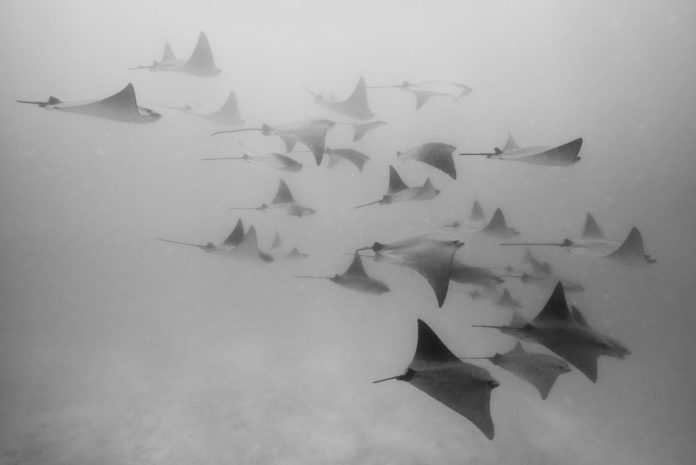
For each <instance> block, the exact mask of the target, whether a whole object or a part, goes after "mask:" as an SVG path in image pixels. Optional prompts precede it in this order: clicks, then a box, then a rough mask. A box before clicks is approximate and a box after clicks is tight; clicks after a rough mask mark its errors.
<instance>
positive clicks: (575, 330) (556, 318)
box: [474, 281, 630, 383]
mask: <svg viewBox="0 0 696 465" xmlns="http://www.w3.org/2000/svg"><path fill="white" fill-rule="evenodd" d="M514 315H515V316H514V318H513V322H511V324H510V326H486V325H474V326H475V327H486V328H497V329H499V330H500V331H501V332H503V333H505V334H509V335H511V336H514V337H517V338H519V339H523V340H528V341H533V342H536V343H538V344H541V345H543V346H544V347H546V348H547V349H549V350H551V351H552V352H554V353H555V354H557V355H559V356H560V357H562V358H564V359H565V360H567V361H568V362H569V363H570V364H571V365H573V366H575V367H576V368H577V369H578V370H580V371H581V372H582V373H583V374H584V375H585V376H587V377H588V378H589V379H590V380H591V381H592V382H593V383H594V382H597V359H598V358H599V356H600V355H607V356H610V357H615V358H624V357H625V356H626V355H629V354H630V352H629V351H628V349H626V348H625V347H624V346H623V345H621V344H620V343H619V342H618V341H616V340H615V339H612V338H609V337H607V336H603V335H601V334H599V333H598V332H596V331H594V330H593V329H592V328H591V327H590V326H589V325H588V324H587V321H586V320H585V318H584V317H583V316H582V314H580V312H579V310H574V311H573V312H572V313H571V310H570V309H569V308H568V304H567V303H566V299H565V293H564V291H563V285H562V283H561V282H560V281H559V282H558V283H557V284H556V287H555V288H554V290H553V293H552V294H551V297H549V300H548V301H547V302H546V305H544V308H543V309H542V310H541V312H539V314H538V315H537V316H536V317H535V318H534V320H532V322H531V323H526V322H524V321H523V320H521V318H520V316H519V315H518V314H516V313H515V314H514Z"/></svg>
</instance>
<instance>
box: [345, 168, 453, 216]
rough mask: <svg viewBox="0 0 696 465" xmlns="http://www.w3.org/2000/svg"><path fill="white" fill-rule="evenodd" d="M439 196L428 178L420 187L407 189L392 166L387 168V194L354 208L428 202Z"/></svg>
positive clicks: (438, 192)
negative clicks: (420, 201)
mask: <svg viewBox="0 0 696 465" xmlns="http://www.w3.org/2000/svg"><path fill="white" fill-rule="evenodd" d="M438 195H440V191H439V190H438V189H435V187H434V186H433V183H432V182H431V181H430V178H428V179H426V180H425V182H424V183H423V185H422V186H414V187H408V186H407V185H406V183H405V182H404V181H403V180H402V179H401V176H399V173H397V171H396V169H395V168H394V167H393V166H391V165H390V166H389V187H388V189H387V193H386V194H384V195H383V196H382V198H381V199H380V200H375V201H373V202H369V203H365V204H362V205H358V206H357V207H355V208H362V207H367V206H368V205H375V204H379V205H389V204H392V203H398V202H409V201H419V200H430V199H432V198H435V197H437V196H438Z"/></svg>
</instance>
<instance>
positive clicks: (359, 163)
mask: <svg viewBox="0 0 696 465" xmlns="http://www.w3.org/2000/svg"><path fill="white" fill-rule="evenodd" d="M325 153H326V154H327V155H328V156H329V168H331V167H333V166H335V165H336V164H337V163H339V162H341V160H346V161H349V162H351V163H352V164H354V165H355V166H356V167H357V168H358V170H360V172H361V173H362V170H363V167H364V166H365V163H366V162H367V161H368V160H369V159H370V157H368V156H367V155H365V154H364V153H362V152H358V151H357V150H353V149H330V148H327V149H326V152H325Z"/></svg>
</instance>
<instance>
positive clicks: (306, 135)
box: [211, 119, 336, 165]
mask: <svg viewBox="0 0 696 465" xmlns="http://www.w3.org/2000/svg"><path fill="white" fill-rule="evenodd" d="M335 124H336V123H335V122H333V121H330V120H327V119H310V120H306V121H301V122H297V123H290V124H281V125H278V126H273V127H271V126H268V125H267V124H264V125H262V126H261V127H260V128H245V129H233V130H231V131H218V132H214V133H212V134H211V136H215V135H218V134H225V133H231V132H242V131H261V133H262V134H263V135H265V136H279V137H280V138H281V139H283V142H285V148H286V150H287V151H288V152H291V151H292V149H293V148H295V143H296V142H300V143H302V144H304V145H306V146H307V147H308V148H309V149H310V150H311V151H312V153H313V154H314V159H315V160H316V162H317V165H320V164H321V160H322V159H323V157H324V150H325V148H326V133H327V132H328V130H329V129H331V128H332V127H334V125H335Z"/></svg>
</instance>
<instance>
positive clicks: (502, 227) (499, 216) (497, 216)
mask: <svg viewBox="0 0 696 465" xmlns="http://www.w3.org/2000/svg"><path fill="white" fill-rule="evenodd" d="M481 232H482V233H484V234H488V235H489V236H495V237H512V236H516V235H518V234H519V232H518V231H517V230H516V229H514V228H510V227H508V225H507V223H506V222H505V216H504V215H503V212H502V210H501V209H500V208H497V209H496V210H495V213H493V217H492V218H491V220H490V221H489V222H488V224H487V225H486V226H485V227H484V228H483V229H482V230H481Z"/></svg>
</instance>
